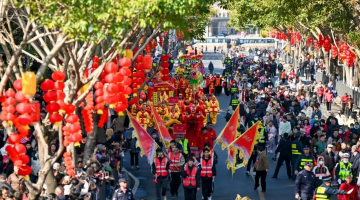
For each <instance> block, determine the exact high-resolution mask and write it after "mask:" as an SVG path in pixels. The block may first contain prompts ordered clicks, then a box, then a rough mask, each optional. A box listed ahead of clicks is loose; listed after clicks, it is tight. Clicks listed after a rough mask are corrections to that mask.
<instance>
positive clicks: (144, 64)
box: [127, 55, 152, 95]
mask: <svg viewBox="0 0 360 200" xmlns="http://www.w3.org/2000/svg"><path fill="white" fill-rule="evenodd" d="M149 58H150V60H151V63H149ZM151 67H152V58H151V56H150V55H145V56H142V55H138V56H137V57H136V58H135V69H136V72H134V73H133V74H132V77H133V79H132V85H131V87H132V88H133V89H132V90H131V89H130V90H131V91H132V93H137V90H138V88H140V86H141V85H142V84H143V83H144V81H145V75H146V73H145V72H149V71H150V70H151ZM130 90H129V89H128V91H127V92H128V93H129V92H130ZM130 94H131V92H130ZM127 95H129V94H127Z"/></svg>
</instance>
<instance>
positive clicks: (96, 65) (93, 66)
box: [91, 62, 99, 69]
mask: <svg viewBox="0 0 360 200" xmlns="http://www.w3.org/2000/svg"><path fill="white" fill-rule="evenodd" d="M91 67H92V68H93V69H97V68H98V67H99V63H96V62H94V63H93V64H92V65H91Z"/></svg>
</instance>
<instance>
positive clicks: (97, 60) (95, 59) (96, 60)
mask: <svg viewBox="0 0 360 200" xmlns="http://www.w3.org/2000/svg"><path fill="white" fill-rule="evenodd" d="M92 61H93V62H94V63H99V62H100V58H99V57H97V56H95V57H94V58H93V59H92Z"/></svg>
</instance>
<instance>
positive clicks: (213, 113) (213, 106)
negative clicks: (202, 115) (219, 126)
mask: <svg viewBox="0 0 360 200" xmlns="http://www.w3.org/2000/svg"><path fill="white" fill-rule="evenodd" d="M208 109H209V113H210V121H211V123H212V124H214V125H215V124H216V122H217V113H218V112H219V110H220V107H219V102H218V100H217V99H216V97H215V95H212V96H211V100H210V101H208Z"/></svg>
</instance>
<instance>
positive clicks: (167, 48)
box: [160, 33, 169, 54]
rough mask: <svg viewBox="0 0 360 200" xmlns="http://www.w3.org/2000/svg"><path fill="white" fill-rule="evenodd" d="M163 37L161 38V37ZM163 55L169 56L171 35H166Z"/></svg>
mask: <svg viewBox="0 0 360 200" xmlns="http://www.w3.org/2000/svg"><path fill="white" fill-rule="evenodd" d="M160 37H161V36H160ZM162 48H163V54H168V51H169V33H167V34H165V33H164V43H163V46H162Z"/></svg>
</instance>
